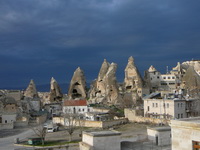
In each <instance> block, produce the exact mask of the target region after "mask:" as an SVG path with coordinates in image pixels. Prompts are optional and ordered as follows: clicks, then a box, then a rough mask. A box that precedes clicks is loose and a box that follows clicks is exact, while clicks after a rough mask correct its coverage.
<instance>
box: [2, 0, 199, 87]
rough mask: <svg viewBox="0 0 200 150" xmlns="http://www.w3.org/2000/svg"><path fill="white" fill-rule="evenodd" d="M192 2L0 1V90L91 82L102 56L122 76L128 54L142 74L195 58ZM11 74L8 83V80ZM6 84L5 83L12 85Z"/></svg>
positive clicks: (196, 44) (195, 18) (196, 34)
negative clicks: (79, 74)
mask: <svg viewBox="0 0 200 150" xmlns="http://www.w3.org/2000/svg"><path fill="white" fill-rule="evenodd" d="M199 4H200V2H199V1H198V0H194V1H186V0H176V1H174V0H168V1H160V0H151V1H149V0H81V1H80V0H29V1H27V0H17V1H13V0H6V1H5V0H0V57H1V59H0V64H1V68H2V69H1V72H0V73H1V75H2V79H1V81H0V84H1V86H2V87H5V86H8V85H11V86H14V85H24V84H28V82H29V80H30V79H31V78H34V79H36V80H37V83H38V84H40V83H47V82H49V80H50V77H51V76H54V77H55V78H56V79H57V80H58V81H59V82H69V80H70V79H71V76H72V74H73V72H74V70H75V69H76V67H78V66H80V67H81V68H83V70H84V71H85V74H86V78H87V79H88V80H89V81H91V80H93V79H94V78H96V76H97V74H98V71H99V68H100V66H101V63H102V61H103V59H104V58H107V59H108V61H109V62H116V63H117V64H118V72H117V73H118V79H119V80H122V78H123V74H124V67H125V65H126V63H127V59H128V57H129V56H131V55H132V56H134V57H135V59H136V64H137V65H138V67H139V68H140V70H141V72H143V71H144V70H145V69H147V68H148V67H149V66H150V65H151V64H153V65H154V66H156V67H157V68H158V69H162V68H165V66H167V65H169V66H171V67H172V66H174V65H176V62H177V61H181V62H182V61H185V60H190V59H192V58H197V59H198V57H199V53H200V52H199V48H200V42H199V39H200V34H199V33H200V28H199V26H200V19H199V8H198V6H199ZM11 79H12V80H11ZM11 81H12V82H11Z"/></svg>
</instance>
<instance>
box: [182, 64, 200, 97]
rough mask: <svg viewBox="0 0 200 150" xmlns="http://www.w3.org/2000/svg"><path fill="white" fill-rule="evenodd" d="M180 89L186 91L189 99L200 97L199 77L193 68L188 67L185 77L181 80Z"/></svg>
mask: <svg viewBox="0 0 200 150" xmlns="http://www.w3.org/2000/svg"><path fill="white" fill-rule="evenodd" d="M181 86H182V88H183V89H185V90H186V91H187V94H189V95H190V97H193V98H194V97H199V96H200V93H199V91H200V76H199V75H198V74H197V72H196V71H195V70H194V67H193V66H190V67H189V68H188V69H187V71H186V73H185V75H184V76H183V78H182V85H181Z"/></svg>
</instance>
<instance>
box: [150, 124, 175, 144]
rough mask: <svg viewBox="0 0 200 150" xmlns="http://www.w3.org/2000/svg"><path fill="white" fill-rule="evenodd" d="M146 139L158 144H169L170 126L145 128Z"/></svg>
mask: <svg viewBox="0 0 200 150" xmlns="http://www.w3.org/2000/svg"><path fill="white" fill-rule="evenodd" d="M147 134H148V139H149V140H151V141H153V143H154V144H156V145H158V146H164V145H170V144H171V128H170V127H168V126H167V127H154V128H147Z"/></svg>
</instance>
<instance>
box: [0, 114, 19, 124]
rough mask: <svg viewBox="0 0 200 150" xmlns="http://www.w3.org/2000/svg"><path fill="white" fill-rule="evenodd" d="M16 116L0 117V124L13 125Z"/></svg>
mask: <svg viewBox="0 0 200 150" xmlns="http://www.w3.org/2000/svg"><path fill="white" fill-rule="evenodd" d="M16 116H17V115H16V114H6V115H2V123H13V122H15V121H16Z"/></svg>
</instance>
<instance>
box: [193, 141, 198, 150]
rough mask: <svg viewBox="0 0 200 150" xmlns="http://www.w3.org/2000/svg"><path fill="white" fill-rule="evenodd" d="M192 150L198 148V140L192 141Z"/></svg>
mask: <svg viewBox="0 0 200 150" xmlns="http://www.w3.org/2000/svg"><path fill="white" fill-rule="evenodd" d="M192 147H193V150H200V142H199V141H192Z"/></svg>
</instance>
